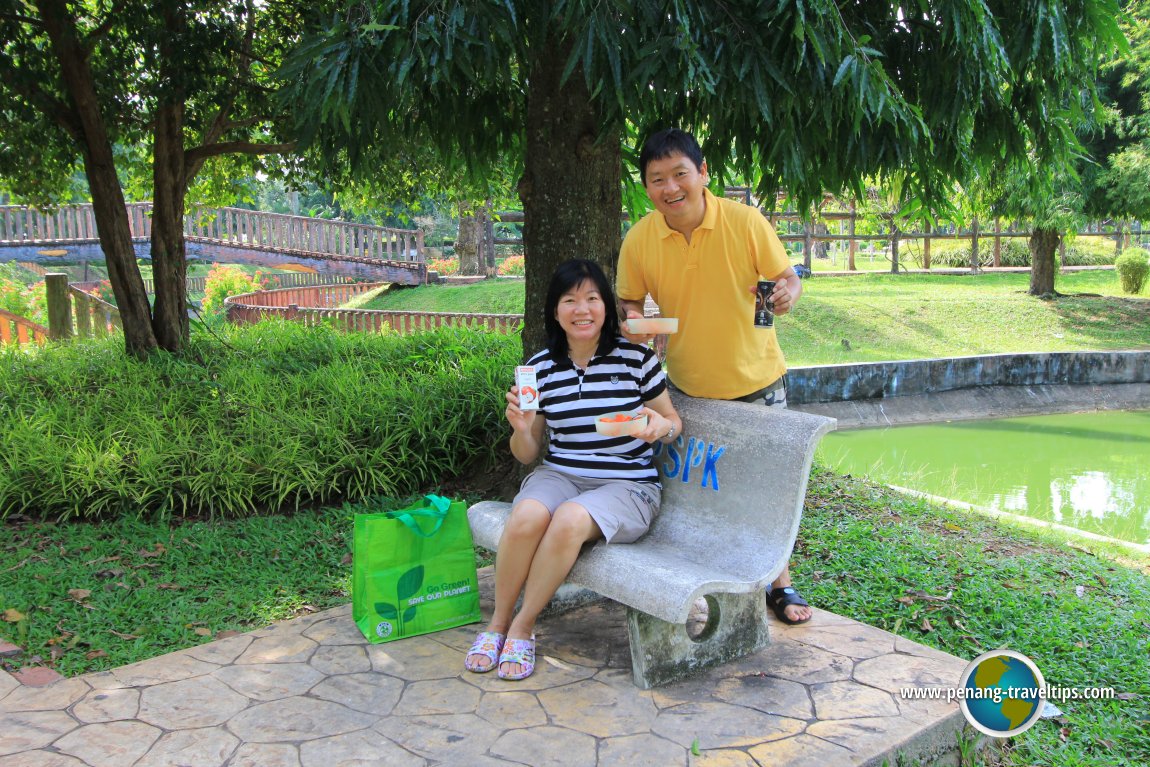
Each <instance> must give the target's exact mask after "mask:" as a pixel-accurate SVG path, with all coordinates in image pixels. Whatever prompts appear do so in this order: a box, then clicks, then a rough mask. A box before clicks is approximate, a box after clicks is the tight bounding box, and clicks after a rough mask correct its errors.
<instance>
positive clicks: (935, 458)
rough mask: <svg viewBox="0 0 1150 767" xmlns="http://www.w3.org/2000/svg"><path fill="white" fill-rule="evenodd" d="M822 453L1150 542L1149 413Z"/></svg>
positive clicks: (961, 426)
mask: <svg viewBox="0 0 1150 767" xmlns="http://www.w3.org/2000/svg"><path fill="white" fill-rule="evenodd" d="M819 455H820V458H821V460H822V462H823V464H824V465H827V466H831V467H834V468H835V469H836V470H838V471H840V472H842V473H848V474H853V475H856V476H867V477H870V478H871V479H873V480H875V481H878V482H883V483H885V484H890V485H898V486H900V487H907V488H911V489H913V490H918V491H921V492H924V493H929V494H931V495H937V496H942V497H944V498H951V499H954V500H957V501H963V502H965V503H969V504H973V505H975V506H981V507H983V508H988V509H992V510H994V511H1002V512H1008V513H1011V514H1018V515H1020V516H1026V517H1030V518H1032V519H1038V520H1043V521H1046V522H1055V523H1057V524H1060V525H1066V526H1069V527H1073V528H1075V529H1078V530H1083V531H1086V532H1090V533H1096V534H1098V535H1104V536H1107V537H1111V538H1118V539H1120V540H1123V541H1129V542H1131V543H1137V544H1146V543H1150V411H1139V412H1105V413H1080V414H1074V415H1047V416H1031V417H1026V418H1002V419H996V420H989V421H957V422H952V423H941V424H930V425H925V426H900V427H895V428H889V429H863V430H857V431H846V432H837V433H831V434H829V435H827V436H826V437H825V438H824V439H823V441H822V445H821V446H820V448H819Z"/></svg>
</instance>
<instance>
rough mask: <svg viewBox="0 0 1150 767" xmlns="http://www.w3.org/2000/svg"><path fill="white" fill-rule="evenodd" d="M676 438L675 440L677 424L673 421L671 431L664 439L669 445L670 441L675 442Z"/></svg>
mask: <svg viewBox="0 0 1150 767" xmlns="http://www.w3.org/2000/svg"><path fill="white" fill-rule="evenodd" d="M674 438H675V422H674V421H671V430H670V431H668V432H667V433H666V434H665V435H664V436H663V439H664V440H666V441H667V442H668V443H670V441H671V440H673V439H674Z"/></svg>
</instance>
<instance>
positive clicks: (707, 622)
mask: <svg viewBox="0 0 1150 767" xmlns="http://www.w3.org/2000/svg"><path fill="white" fill-rule="evenodd" d="M718 626H719V603H718V602H717V601H716V600H715V598H714V597H712V596H711V595H709V594H708V595H707V596H704V597H700V598H699V599H697V600H695V605H694V607H692V608H691V614H690V615H689V616H687V636H688V637H690V639H691V641H692V642H706V641H707V640H708V639H710V638H711V637H712V636H714V634H715V629H716V628H718Z"/></svg>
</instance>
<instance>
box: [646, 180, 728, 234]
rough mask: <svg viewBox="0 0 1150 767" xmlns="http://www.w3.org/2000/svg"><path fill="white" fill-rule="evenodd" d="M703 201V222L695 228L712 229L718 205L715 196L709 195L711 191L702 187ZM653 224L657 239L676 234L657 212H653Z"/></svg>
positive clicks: (717, 212)
mask: <svg viewBox="0 0 1150 767" xmlns="http://www.w3.org/2000/svg"><path fill="white" fill-rule="evenodd" d="M703 199H704V200H705V201H706V210H704V211H703V220H702V221H701V222H700V223H699V225H698V226H697V227H695V228H696V229H714V228H715V225H716V224H717V223H718V222H719V203H718V202H717V201H716V199H715V195H713V194H711V190H710V189H708V188H707V187H703ZM655 222H656V224H657V225H658V226H657V228H658V230H659V237H661V238H663V237H670V236H671V235H673V234H678V233H677V232H676V231H675V230H674V229H672V228H671V227H670V226H668V225H667V219H666V217H664V216H663V214H662V213H660V212H659V211H655Z"/></svg>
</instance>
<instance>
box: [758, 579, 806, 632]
mask: <svg viewBox="0 0 1150 767" xmlns="http://www.w3.org/2000/svg"><path fill="white" fill-rule="evenodd" d="M790 605H799V606H803V607H809V606H810V605H808V604H807V600H805V599H803V598H802V597H801V596H800V595H799V592H797V591H795V589H794V587H793V586H777V587H775V588H773V589H771V590H770V591H768V592H767V607H769V608H771V609H772V610H774V612H775V616H776V617H778V619H779V620H781V621H782V622H783V623H787V624H790V625H791V626H794V625H796V624H799V623H806V622H807V621H809V620H810V618H803V619H802V620H801V621H793V620H791V619H790V618H788V617H787V607H788V606H790Z"/></svg>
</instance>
